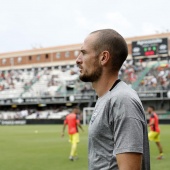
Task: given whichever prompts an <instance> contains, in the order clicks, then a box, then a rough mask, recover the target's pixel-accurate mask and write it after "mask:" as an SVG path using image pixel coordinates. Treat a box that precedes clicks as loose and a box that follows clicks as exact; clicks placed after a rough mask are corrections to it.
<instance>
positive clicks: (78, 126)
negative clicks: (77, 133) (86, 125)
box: [77, 122, 84, 132]
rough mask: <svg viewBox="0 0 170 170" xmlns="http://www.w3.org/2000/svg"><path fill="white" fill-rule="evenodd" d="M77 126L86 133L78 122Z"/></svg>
mask: <svg viewBox="0 0 170 170" xmlns="http://www.w3.org/2000/svg"><path fill="white" fill-rule="evenodd" d="M77 126H78V127H79V128H80V129H81V130H82V132H84V129H83V127H82V126H81V124H80V123H79V122H77Z"/></svg>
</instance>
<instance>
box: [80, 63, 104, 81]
mask: <svg viewBox="0 0 170 170" xmlns="http://www.w3.org/2000/svg"><path fill="white" fill-rule="evenodd" d="M96 65H97V66H96ZM93 67H94V68H95V69H94V71H93V73H91V74H84V75H80V76H79V78H80V80H81V81H83V82H95V81H97V80H98V79H99V78H100V76H101V74H102V67H101V66H100V65H99V64H97V63H96V62H95V63H94V66H93Z"/></svg>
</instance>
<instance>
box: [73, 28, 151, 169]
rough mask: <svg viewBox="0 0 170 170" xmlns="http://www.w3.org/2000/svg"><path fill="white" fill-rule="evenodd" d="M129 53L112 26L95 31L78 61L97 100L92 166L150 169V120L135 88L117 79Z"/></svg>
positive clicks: (91, 128) (91, 136) (91, 134)
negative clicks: (147, 120)
mask: <svg viewBox="0 0 170 170" xmlns="http://www.w3.org/2000/svg"><path fill="white" fill-rule="evenodd" d="M127 54H128V50H127V44H126V42H125V40H124V39H123V37H122V36H121V35H120V34H119V33H117V32H116V31H114V30H112V29H103V30H98V31H95V32H92V33H90V34H89V35H88V37H87V38H86V39H85V41H84V43H83V45H82V47H81V53H80V54H79V56H78V57H77V60H76V63H77V65H78V67H79V69H80V70H79V71H80V75H79V77H80V79H81V80H82V81H84V82H92V86H93V88H94V89H95V91H96V93H97V95H98V97H99V98H98V100H97V103H96V106H95V110H94V113H93V115H92V118H91V121H90V125H89V170H118V169H119V170H141V169H142V170H149V169H150V156H149V143H148V134H147V123H146V119H145V114H144V109H143V106H142V103H141V101H140V99H139V97H138V96H137V94H136V92H135V91H134V90H132V89H131V88H130V87H129V86H128V85H127V84H125V83H124V82H123V81H121V80H119V79H118V72H119V70H120V68H121V66H122V64H123V62H124V61H125V60H126V58H127Z"/></svg>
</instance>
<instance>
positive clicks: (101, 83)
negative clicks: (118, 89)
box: [92, 75, 118, 97]
mask: <svg viewBox="0 0 170 170" xmlns="http://www.w3.org/2000/svg"><path fill="white" fill-rule="evenodd" d="M117 79H118V75H112V76H105V75H103V76H102V77H101V78H100V79H99V80H98V81H97V82H93V83H92V86H93V88H94V89H95V91H96V93H97V95H98V97H101V96H103V95H104V94H105V93H107V92H108V91H109V90H110V89H111V87H112V86H113V84H114V83H115V81H116V80H117Z"/></svg>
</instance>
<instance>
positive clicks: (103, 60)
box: [100, 51, 110, 65]
mask: <svg viewBox="0 0 170 170" xmlns="http://www.w3.org/2000/svg"><path fill="white" fill-rule="evenodd" d="M100 59H101V60H100V61H101V65H106V64H107V63H108V61H109V59H110V53H109V52H108V51H103V52H102V54H101V57H100Z"/></svg>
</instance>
